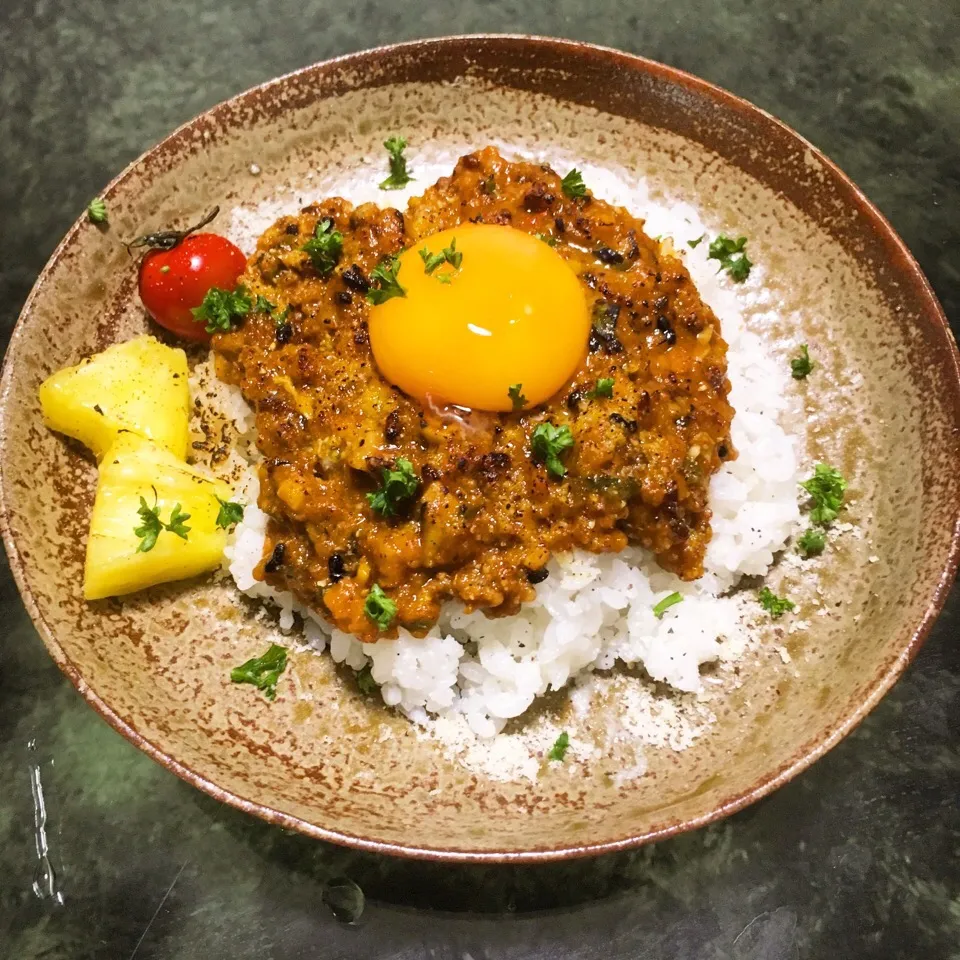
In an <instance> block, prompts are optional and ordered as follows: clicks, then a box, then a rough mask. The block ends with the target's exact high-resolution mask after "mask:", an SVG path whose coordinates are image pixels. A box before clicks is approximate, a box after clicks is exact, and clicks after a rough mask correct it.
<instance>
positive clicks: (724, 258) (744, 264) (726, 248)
mask: <svg viewBox="0 0 960 960" xmlns="http://www.w3.org/2000/svg"><path fill="white" fill-rule="evenodd" d="M746 245H747V238H746V237H737V239H736V240H734V239H733V238H732V237H725V236H724V235H723V234H722V233H721V234H720V236H719V237H717V239H716V240H714V241H713V243H711V244H710V252H709V253H708V254H707V256H708V258H709V259H710V260H719V261H720V270H726V271H727V273H728V274H729V275H730V279H731V280H734V281H735V282H736V283H743V281H744V280H746V279H747V277H748V276H750V268H751V267H752V266H753V264H752V263H751V262H750V258H749V257H748V256H747V253H746V250H744V247H745V246H746Z"/></svg>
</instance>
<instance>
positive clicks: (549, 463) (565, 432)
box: [530, 423, 573, 477]
mask: <svg viewBox="0 0 960 960" xmlns="http://www.w3.org/2000/svg"><path fill="white" fill-rule="evenodd" d="M572 446H573V434H572V433H571V432H570V428H569V427H568V426H566V425H564V426H562V427H556V426H554V425H553V424H552V423H541V424H540V425H539V426H538V427H537V429H536V430H534V431H533V435H532V436H531V438H530V447H531V449H532V450H533V455H534V457H536V459H537V460H539V461H541V462H542V463H543V464H544V466H546V468H547V472H548V473H552V474H553V475H554V476H555V477H563V476H565V475H566V473H567V468H566V467H565V466H564V465H563V464H562V463H561V462H560V455H561V454H562V453H564V452H565V451H566V450H569V449H570V448H571V447H572Z"/></svg>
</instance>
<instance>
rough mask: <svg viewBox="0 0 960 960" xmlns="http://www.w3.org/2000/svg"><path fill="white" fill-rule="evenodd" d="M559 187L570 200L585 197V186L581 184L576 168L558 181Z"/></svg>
mask: <svg viewBox="0 0 960 960" xmlns="http://www.w3.org/2000/svg"><path fill="white" fill-rule="evenodd" d="M560 186H561V187H563V192H564V193H565V194H566V195H567V196H568V197H570V199H571V200H576V199H578V198H579V197H585V196H586V195H587V187H586V184H585V183H584V182H583V177H582V176H581V175H580V171H579V170H577V169H576V168H574V169H573V170H571V171H570V172H569V173H568V174H567V175H566V176H565V177H564V178H563V179H562V180H561V181H560Z"/></svg>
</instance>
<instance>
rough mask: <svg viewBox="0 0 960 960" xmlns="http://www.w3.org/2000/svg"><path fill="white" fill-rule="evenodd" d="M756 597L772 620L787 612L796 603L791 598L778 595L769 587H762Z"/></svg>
mask: <svg viewBox="0 0 960 960" xmlns="http://www.w3.org/2000/svg"><path fill="white" fill-rule="evenodd" d="M757 599H758V600H759V601H760V606H761V607H763V609H764V610H766V611H767V613H769V614H770V616H771V617H773V619H774V620H779V619H780V618H781V617H782V616H783V615H784V614H785V613H789V612H790V611H791V610H793V608H794V607H796V604H795V603H794V602H793V601H792V600H789V599H788V598H787V597H778V596H777V595H776V594H775V593H774V592H773V591H772V590H771V589H770V588H769V587H764V588H763V589H762V590H761V591H760V593H759V594H757Z"/></svg>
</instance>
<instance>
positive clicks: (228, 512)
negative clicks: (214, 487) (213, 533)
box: [217, 497, 243, 530]
mask: <svg viewBox="0 0 960 960" xmlns="http://www.w3.org/2000/svg"><path fill="white" fill-rule="evenodd" d="M217 503H219V504H220V512H219V513H218V514H217V526H218V527H220V528H221V529H223V530H229V529H230V528H231V527H235V526H236V525H237V524H238V523H239V522H240V521H241V520H242V519H243V504H242V503H234V501H232V500H221V499H220V498H219V497H217Z"/></svg>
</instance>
